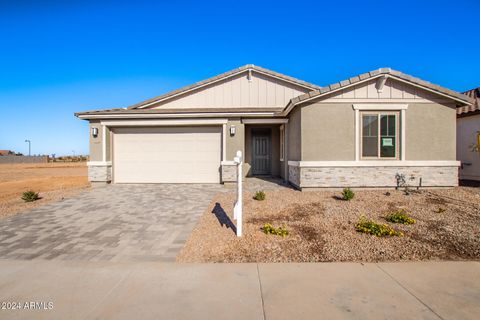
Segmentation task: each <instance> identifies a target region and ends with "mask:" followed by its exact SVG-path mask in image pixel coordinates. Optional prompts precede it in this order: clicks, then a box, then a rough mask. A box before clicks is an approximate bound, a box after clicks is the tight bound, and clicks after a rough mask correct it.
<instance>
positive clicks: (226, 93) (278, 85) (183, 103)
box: [154, 71, 311, 109]
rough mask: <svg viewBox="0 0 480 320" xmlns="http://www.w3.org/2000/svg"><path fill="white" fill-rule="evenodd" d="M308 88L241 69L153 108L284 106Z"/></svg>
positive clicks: (307, 90)
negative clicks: (228, 76) (237, 73)
mask: <svg viewBox="0 0 480 320" xmlns="http://www.w3.org/2000/svg"><path fill="white" fill-rule="evenodd" d="M309 91H311V89H307V88H303V87H301V86H298V85H294V84H291V83H288V82H286V81H283V80H280V79H274V78H271V77H267V76H264V75H262V74H259V73H257V72H254V71H252V74H251V78H250V80H249V77H248V73H242V74H239V75H236V76H233V77H231V78H227V79H225V80H222V81H219V82H216V83H213V84H210V85H207V86H205V87H202V88H199V89H196V90H194V91H191V92H186V93H184V94H181V95H179V96H178V97H175V98H169V99H167V100H166V101H165V102H159V103H157V104H156V105H155V107H154V108H162V109H182V108H196V107H198V108H232V107H243V108H245V107H250V108H255V107H261V108H265V107H272V108H283V107H284V106H285V105H286V104H287V103H288V101H290V99H292V98H295V97H297V96H299V95H302V94H304V93H307V92H309Z"/></svg>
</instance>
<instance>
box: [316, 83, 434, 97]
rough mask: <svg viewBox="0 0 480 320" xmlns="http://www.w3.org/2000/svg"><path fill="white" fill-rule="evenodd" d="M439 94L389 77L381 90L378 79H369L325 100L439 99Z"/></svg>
mask: <svg viewBox="0 0 480 320" xmlns="http://www.w3.org/2000/svg"><path fill="white" fill-rule="evenodd" d="M438 98H439V96H438V95H435V94H434V93H431V92H428V91H426V90H423V89H421V88H417V87H415V86H412V85H411V84H406V83H403V82H400V81H396V80H394V79H391V78H389V79H387V81H386V82H385V85H384V86H383V88H382V90H381V92H379V90H378V89H377V80H372V81H368V82H365V83H361V84H358V85H355V86H352V87H350V88H347V89H343V90H340V91H339V92H337V93H335V94H333V95H332V96H330V97H329V98H328V99H326V100H325V102H328V101H330V100H341V99H418V100H433V101H435V100H438Z"/></svg>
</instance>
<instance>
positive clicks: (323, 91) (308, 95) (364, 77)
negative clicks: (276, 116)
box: [286, 68, 472, 108]
mask: <svg viewBox="0 0 480 320" xmlns="http://www.w3.org/2000/svg"><path fill="white" fill-rule="evenodd" d="M382 75H386V76H391V77H393V78H399V79H401V80H404V81H407V82H411V83H414V84H416V85H419V86H423V87H426V88H428V89H430V90H432V91H434V92H438V93H440V94H444V95H448V96H451V97H453V98H455V99H456V100H461V101H462V102H465V103H466V104H470V103H472V99H471V98H470V97H468V96H466V95H464V94H461V93H459V92H456V91H453V90H450V89H447V88H444V87H441V86H439V85H436V84H433V83H430V82H428V81H425V80H422V79H419V78H416V77H413V76H410V75H408V74H405V73H403V72H400V71H396V70H393V69H391V68H380V69H377V70H373V71H370V72H367V73H363V74H361V75H358V76H355V77H352V78H350V79H347V80H343V81H340V82H336V83H333V84H331V85H329V86H326V87H322V88H320V89H317V90H314V91H311V92H309V93H306V94H303V95H300V96H298V97H296V98H293V99H291V100H290V103H289V104H288V105H287V107H286V108H288V107H291V106H294V105H296V104H298V103H301V102H303V101H305V100H309V99H310V98H314V97H317V96H318V97H320V96H322V95H325V94H328V93H330V92H332V91H334V90H337V89H341V88H342V87H346V86H349V85H352V84H355V83H357V82H360V81H363V80H368V79H373V78H377V77H380V76H382Z"/></svg>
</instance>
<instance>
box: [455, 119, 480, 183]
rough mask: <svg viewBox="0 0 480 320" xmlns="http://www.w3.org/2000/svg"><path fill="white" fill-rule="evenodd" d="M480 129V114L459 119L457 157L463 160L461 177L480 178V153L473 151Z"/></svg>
mask: <svg viewBox="0 0 480 320" xmlns="http://www.w3.org/2000/svg"><path fill="white" fill-rule="evenodd" d="M478 131H480V114H477V115H473V116H468V117H462V118H458V119H457V159H458V160H460V161H461V162H462V168H461V169H460V179H468V180H480V153H479V152H475V151H472V146H473V145H474V144H475V143H476V141H477V132H478Z"/></svg>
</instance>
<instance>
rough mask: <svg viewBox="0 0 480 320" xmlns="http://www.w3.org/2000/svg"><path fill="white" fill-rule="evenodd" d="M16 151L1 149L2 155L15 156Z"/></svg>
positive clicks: (0, 153) (0, 154)
mask: <svg viewBox="0 0 480 320" xmlns="http://www.w3.org/2000/svg"><path fill="white" fill-rule="evenodd" d="M13 155H15V152H13V151H11V150H0V156H13Z"/></svg>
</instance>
